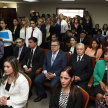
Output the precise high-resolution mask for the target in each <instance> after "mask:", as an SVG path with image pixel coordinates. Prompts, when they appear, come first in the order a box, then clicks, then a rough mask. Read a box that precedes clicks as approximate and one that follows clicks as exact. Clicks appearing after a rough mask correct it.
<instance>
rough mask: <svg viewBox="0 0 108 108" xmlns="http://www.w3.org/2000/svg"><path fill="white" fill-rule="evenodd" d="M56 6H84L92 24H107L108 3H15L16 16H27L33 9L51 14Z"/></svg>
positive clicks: (54, 11)
mask: <svg viewBox="0 0 108 108" xmlns="http://www.w3.org/2000/svg"><path fill="white" fill-rule="evenodd" d="M56 8H85V9H86V10H87V11H89V13H90V15H91V17H92V20H93V25H95V24H96V23H99V24H100V27H101V28H102V26H103V24H104V23H107V24H108V14H107V10H108V4H73V3H71V4H66V3H62V4H56V3H53V4H51V3H50V4H48V3H47V4H46V3H43V4H42V3H35V4H19V3H18V4H17V12H18V16H24V15H25V16H27V17H29V13H30V10H35V11H38V12H40V14H42V13H45V14H47V13H49V14H51V15H52V14H53V13H56Z"/></svg>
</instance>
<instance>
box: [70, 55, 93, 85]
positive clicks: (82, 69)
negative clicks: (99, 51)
mask: <svg viewBox="0 0 108 108" xmlns="http://www.w3.org/2000/svg"><path fill="white" fill-rule="evenodd" d="M69 65H70V66H72V67H73V68H74V70H75V75H76V76H79V77H80V79H81V81H79V82H78V84H79V83H82V84H87V83H88V81H89V79H90V77H91V75H92V59H91V57H89V56H88V55H86V54H84V55H83V57H82V59H81V61H80V62H79V64H78V66H77V54H72V55H71V56H70V61H69ZM84 82H85V83H84Z"/></svg>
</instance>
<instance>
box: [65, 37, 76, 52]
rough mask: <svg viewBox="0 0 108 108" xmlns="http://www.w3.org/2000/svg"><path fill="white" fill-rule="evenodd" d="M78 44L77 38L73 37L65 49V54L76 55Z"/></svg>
mask: <svg viewBox="0 0 108 108" xmlns="http://www.w3.org/2000/svg"><path fill="white" fill-rule="evenodd" d="M76 44H77V38H76V37H71V38H70V43H69V44H68V45H66V47H65V52H69V53H70V54H74V53H76V48H75V46H76Z"/></svg>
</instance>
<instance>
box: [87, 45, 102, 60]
mask: <svg viewBox="0 0 108 108" xmlns="http://www.w3.org/2000/svg"><path fill="white" fill-rule="evenodd" d="M91 51H92V48H89V47H88V48H87V49H86V51H85V54H87V55H88V56H90V54H91ZM102 53H103V52H102V49H98V50H97V53H96V60H99V59H100V57H101V55H102Z"/></svg>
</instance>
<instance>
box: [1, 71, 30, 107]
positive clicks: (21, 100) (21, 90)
mask: <svg viewBox="0 0 108 108" xmlns="http://www.w3.org/2000/svg"><path fill="white" fill-rule="evenodd" d="M7 81H8V78H7V79H6V81H5V82H4V84H1V86H0V98H1V97H2V96H6V97H10V99H9V100H7V105H8V106H12V107H13V108H23V107H24V106H25V105H26V103H27V99H28V94H29V84H28V80H27V79H26V78H25V77H24V75H22V74H20V73H19V76H18V78H17V79H16V82H15V84H14V80H13V82H12V84H11V86H10V89H9V91H7V90H6V89H5V87H6V84H7Z"/></svg>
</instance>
